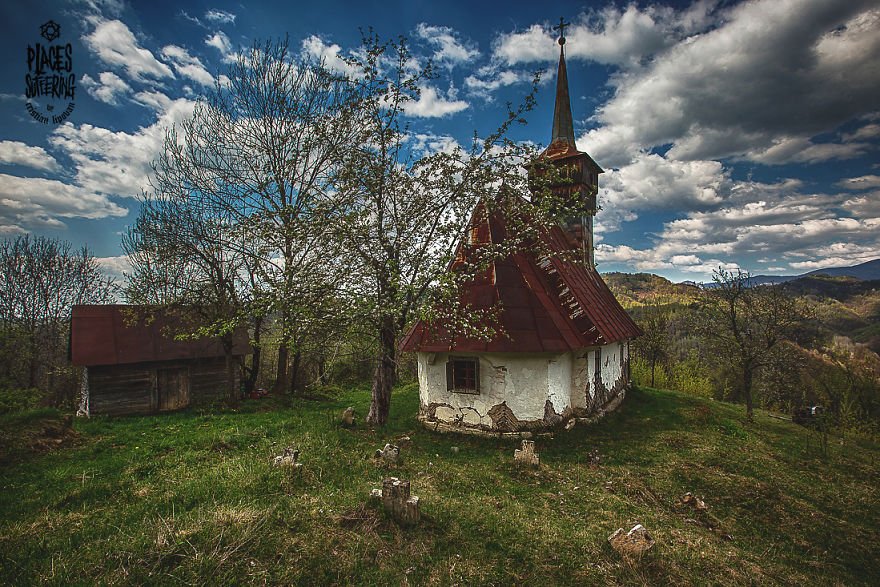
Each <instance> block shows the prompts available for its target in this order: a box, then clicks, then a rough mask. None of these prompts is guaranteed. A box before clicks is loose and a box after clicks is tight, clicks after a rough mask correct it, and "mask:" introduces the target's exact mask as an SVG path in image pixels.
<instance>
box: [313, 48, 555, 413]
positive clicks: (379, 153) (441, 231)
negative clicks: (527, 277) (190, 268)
mask: <svg viewBox="0 0 880 587" xmlns="http://www.w3.org/2000/svg"><path fill="white" fill-rule="evenodd" d="M413 63H414V60H413V59H412V55H411V54H410V52H409V49H408V47H407V43H406V41H405V39H399V40H397V41H391V42H382V41H381V40H380V39H379V38H378V37H377V36H376V35H374V34H372V33H371V34H368V35H366V36H365V38H364V42H363V46H362V48H361V50H360V51H359V52H358V57H356V58H353V59H351V60H350V62H349V64H350V66H351V67H352V69H353V70H354V71H355V72H356V73H355V74H354V75H352V76H351V78H350V82H351V84H352V86H353V88H354V90H355V93H356V95H357V98H356V99H355V100H354V101H353V104H354V105H355V107H354V109H353V110H354V111H355V113H356V115H355V121H356V124H357V132H358V140H357V141H356V142H354V143H353V144H352V145H351V146H350V147H349V149H347V150H346V152H345V156H344V164H343V165H342V166H341V167H340V169H339V172H338V174H337V175H336V177H335V184H334V186H335V188H336V192H335V193H334V194H333V197H332V198H330V199H329V200H328V203H327V210H328V214H329V215H328V225H330V226H333V227H334V231H333V239H334V241H333V242H334V244H333V246H334V247H335V250H336V254H337V255H339V256H344V258H345V259H346V260H347V261H348V263H349V266H348V271H349V274H348V275H349V278H348V279H347V281H346V285H345V288H346V291H345V293H346V294H347V295H348V296H349V298H350V299H352V300H353V302H352V303H353V305H355V306H356V308H357V313H358V321H359V323H360V324H361V325H362V326H363V327H364V332H365V334H367V335H370V336H372V337H373V339H374V340H375V345H376V354H377V356H376V366H375V371H374V376H373V382H372V391H371V394H372V397H371V404H370V411H369V414H368V417H367V420H368V422H370V423H371V424H374V425H382V424H384V423H385V422H386V420H387V418H388V412H389V408H390V402H391V388H392V386H393V385H394V383H395V381H396V376H397V375H396V368H397V359H398V351H397V345H398V342H399V341H400V338H401V335H402V334H403V331H404V329H405V328H406V327H407V325H408V324H410V323H411V321H412V320H413V319H414V318H416V317H417V316H419V315H421V316H422V317H425V318H427V319H429V320H442V322H443V323H444V324H445V325H450V324H455V325H456V329H457V330H458V331H459V332H461V333H470V334H472V335H474V336H489V335H490V332H491V331H492V327H491V325H490V324H489V323H488V318H489V316H488V315H487V314H483V313H477V312H474V311H473V310H472V309H470V308H467V307H465V305H464V304H461V303H460V299H459V298H458V296H457V292H458V291H459V287H460V286H461V285H462V284H463V283H465V282H466V281H468V280H469V279H471V278H473V276H474V275H476V274H478V273H479V272H480V270H481V269H483V268H485V267H486V263H488V261H489V260H490V259H491V258H497V257H502V256H505V255H507V254H509V252H510V250H511V249H512V248H516V247H522V246H530V245H535V243H538V242H539V241H540V239H539V238H537V237H538V231H539V229H540V228H539V227H540V226H542V225H546V222H541V221H537V222H530V221H528V218H530V217H538V218H539V220H540V219H541V218H546V217H549V216H550V215H551V212H550V211H552V213H553V214H555V215H556V217H564V216H565V215H566V214H567V213H568V212H569V210H568V209H567V208H566V207H565V206H564V205H560V203H559V202H556V201H555V200H553V199H552V198H550V197H547V198H546V199H543V200H542V201H541V205H540V206H533V207H530V206H529V204H528V201H526V200H524V199H523V198H522V197H521V196H520V195H519V194H525V193H528V185H527V183H528V178H527V175H526V173H524V166H523V164H524V163H526V162H528V161H531V160H532V159H533V157H534V152H533V151H532V150H530V149H528V148H526V147H524V146H522V145H517V144H514V143H513V142H511V141H509V140H507V139H506V138H505V135H506V133H507V130H508V129H509V127H510V126H511V125H512V124H514V123H516V122H522V115H523V114H524V113H525V112H526V111H528V110H529V109H530V108H531V107H532V105H533V103H534V100H533V98H532V96H531V95H530V96H528V97H527V98H526V100H525V101H524V102H523V104H522V105H520V106H519V107H518V108H516V109H511V108H509V109H508V115H507V118H506V119H504V120H503V121H502V122H501V124H500V126H499V128H498V129H497V131H496V132H494V133H492V134H491V135H489V136H488V137H486V138H485V139H483V140H477V139H476V138H475V139H474V142H473V144H472V145H471V147H470V148H469V149H468V150H464V149H461V148H458V147H456V148H455V149H449V150H444V151H440V152H435V153H428V154H425V153H420V152H417V151H416V149H415V148H414V146H413V143H414V141H413V137H412V136H411V134H410V133H409V129H408V127H407V124H406V122H405V115H406V112H407V108H408V106H409V105H410V104H412V103H413V101H415V100H417V99H418V96H419V92H420V88H421V87H422V86H423V85H424V83H425V81H426V80H428V79H430V78H431V75H432V74H431V67H430V65H428V66H426V67H424V68H418V67H414V65H413ZM554 179H557V177H556V176H555V175H553V174H547V176H546V178H544V180H543V182H545V183H548V184H549V182H550V181H552V180H554ZM539 183H540V182H539ZM544 191H545V192H546V190H544ZM478 204H479V205H480V208H479V210H480V212H478V214H490V213H493V212H498V213H502V214H504V215H505V217H506V218H507V219H508V220H509V221H510V223H511V224H510V230H509V231H508V233H510V234H512V235H515V236H516V238H513V237H511V238H510V240H509V241H508V242H506V243H505V246H499V247H484V248H482V249H480V250H479V251H477V250H474V251H473V252H474V253H475V254H474V255H472V256H471V257H470V262H469V263H468V264H467V266H465V264H464V263H463V262H462V258H461V257H459V258H458V261H457V264H456V268H457V270H456V271H450V270H449V269H450V266H451V265H452V262H453V259H455V258H456V251H457V246H458V244H459V243H462V246H469V241H468V234H469V233H468V231H469V229H470V227H468V226H466V224H467V222H466V219H467V218H468V217H469V216H470V214H471V213H472V211H474V210H475V209H478ZM526 209H528V212H524V211H525V210H526ZM482 218H485V216H482ZM478 220H479V219H478ZM471 244H472V243H471Z"/></svg>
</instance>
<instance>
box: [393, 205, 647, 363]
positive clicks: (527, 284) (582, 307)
mask: <svg viewBox="0 0 880 587" xmlns="http://www.w3.org/2000/svg"><path fill="white" fill-rule="evenodd" d="M524 202H525V201H524ZM481 214H482V212H480V211H479V208H478V210H475V211H474V215H473V216H472V219H471V225H473V226H474V228H475V230H474V231H473V234H474V235H476V237H477V238H478V239H479V242H485V243H499V242H501V241H503V239H504V238H505V229H504V221H503V219H502V218H501V217H500V215H499V214H497V213H494V214H492V215H490V216H489V217H488V218H487V219H486V220H485V221H483V222H479V221H476V219H477V218H479V217H480V215H481ZM543 240H544V244H545V245H546V248H547V249H549V251H550V252H551V255H550V256H548V257H547V258H546V259H545V260H544V261H543V262H542V261H541V260H539V259H538V258H537V256H536V254H535V253H533V252H530V251H518V252H516V253H513V254H512V255H510V256H508V257H506V258H504V259H502V260H498V261H495V262H494V263H492V266H491V267H490V269H489V270H488V271H486V272H485V273H484V274H481V275H479V276H477V277H475V278H474V279H472V280H471V281H469V282H468V284H467V285H465V287H464V289H463V291H462V294H461V295H462V302H464V303H465V304H470V305H471V306H472V307H473V308H475V309H477V310H485V309H488V308H492V307H497V306H498V304H500V308H501V311H500V313H499V315H498V318H497V322H496V323H494V324H493V326H494V327H495V329H496V330H500V331H501V332H500V333H499V334H498V335H496V336H495V337H494V338H493V339H492V340H489V341H484V340H479V339H473V338H466V337H464V336H453V335H451V334H450V332H449V331H448V330H447V329H446V328H445V327H444V325H442V324H426V323H425V322H423V321H421V320H419V321H418V322H416V323H415V324H414V325H413V327H412V328H411V329H410V330H409V332H408V333H407V335H406V336H405V337H404V339H403V341H402V342H401V344H400V348H401V350H403V351H423V352H444V351H449V350H456V351H462V352H522V353H535V352H565V351H573V350H577V349H581V348H585V347H590V346H596V345H604V344H609V343H613V342H619V341H623V340H628V339H631V338H635V337H637V336H639V335H641V334H642V331H641V329H640V328H639V327H638V326H637V325H636V323H635V322H633V320H632V318H630V316H629V314H627V313H626V310H624V309H623V308H622V307H621V306H620V304H619V303H618V302H617V300H616V299H615V297H614V294H612V293H611V291H610V290H609V289H608V286H607V285H605V282H604V281H603V280H602V277H601V276H600V275H599V273H598V272H597V271H596V270H594V269H589V268H587V267H586V266H585V265H583V264H581V263H575V262H571V261H567V260H565V257H566V253H567V252H568V251H571V250H572V248H573V244H572V243H571V242H570V241H569V239H568V237H567V236H566V235H565V233H564V232H563V230H562V229H561V228H559V227H553V228H551V229H550V230H549V231H544V232H543ZM459 250H460V251H462V250H463V249H462V248H461V245H460V248H459ZM553 253H555V254H553Z"/></svg>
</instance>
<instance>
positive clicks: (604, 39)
mask: <svg viewBox="0 0 880 587" xmlns="http://www.w3.org/2000/svg"><path fill="white" fill-rule="evenodd" d="M717 4H718V2H714V1H711V2H710V1H701V2H695V3H694V4H693V5H692V6H691V8H689V9H686V10H682V11H676V10H674V9H672V8H668V7H663V6H646V7H644V8H639V7H638V6H637V5H636V4H634V3H632V4H629V5H628V6H627V7H626V9H623V10H621V9H620V8H619V7H617V6H613V5H611V6H607V7H605V8H603V9H601V10H598V11H592V12H588V13H586V14H582V15H581V16H580V18H579V19H578V20H576V21H575V22H573V23H572V25H571V26H570V27H569V28H568V29H567V30H566V32H565V36H566V39H567V41H568V43H567V44H566V57H568V58H569V59H589V60H592V61H596V62H598V63H604V64H609V65H617V66H621V67H633V66H637V65H639V64H640V63H642V61H643V60H645V59H647V58H649V57H651V56H653V55H654V54H656V53H658V52H659V51H661V50H663V49H666V48H668V47H670V46H672V45H673V44H675V43H676V42H678V41H680V40H682V39H684V38H686V37H687V36H689V35H691V34H693V33H695V32H698V31H702V30H704V29H705V28H706V27H708V26H709V25H710V24H711V19H710V14H711V13H712V12H713V11H714V10H715V6H716V5H717ZM558 36H559V35H558V32H554V31H553V29H552V27H551V25H550V24H549V23H548V24H543V25H539V24H535V25H532V26H530V27H529V28H528V29H526V30H525V31H519V32H514V33H509V34H505V35H502V36H501V37H499V38H498V39H497V40H496V42H495V47H494V55H495V57H497V58H499V59H501V60H502V61H504V62H505V63H507V64H508V65H513V64H516V63H530V62H552V61H554V60H556V59H557V58H558V56H559V49H558V46H556V45H555V44H554V40H555V39H556V38H557V37H558Z"/></svg>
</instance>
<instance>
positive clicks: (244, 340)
mask: <svg viewBox="0 0 880 587" xmlns="http://www.w3.org/2000/svg"><path fill="white" fill-rule="evenodd" d="M141 310H143V308H138V307H136V306H124V305H103V306H74V307H73V314H72V317H71V325H70V358H71V361H72V362H73V364H74V365H84V366H89V367H91V366H97V365H120V364H127V363H144V362H152V361H170V360H179V359H199V358H208V357H222V356H224V353H223V346H222V344H221V343H220V341H219V339H216V338H203V339H199V340H174V332H173V331H172V330H171V328H170V327H171V326H172V325H179V324H180V322H181V317H180V316H173V317H172V316H169V315H167V314H163V313H159V314H158V315H156V316H153V317H151V318H150V319H145V318H144V317H143V316H144V315H145V314H146V313H145V312H143V311H141ZM247 353H248V335H247V330H246V329H244V328H240V329H238V330H237V331H236V332H235V335H234V341H233V354H235V355H244V354H247Z"/></svg>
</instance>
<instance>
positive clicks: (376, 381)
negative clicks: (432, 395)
mask: <svg viewBox="0 0 880 587" xmlns="http://www.w3.org/2000/svg"><path fill="white" fill-rule="evenodd" d="M394 335H395V329H394V321H393V319H391V318H390V317H386V318H383V320H382V325H381V328H380V329H379V357H378V361H377V362H376V372H375V374H374V375H373V389H372V399H371V401H370V413H369V414H368V415H367V423H368V424H370V425H373V426H384V425H385V423H386V422H387V421H388V412H389V410H390V408H391V389H392V388H393V387H394V383H395V379H396V377H395V375H396V368H395V364H396V362H397V361H396V359H397V346H396V344H395V342H396V341H395V336H394Z"/></svg>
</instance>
